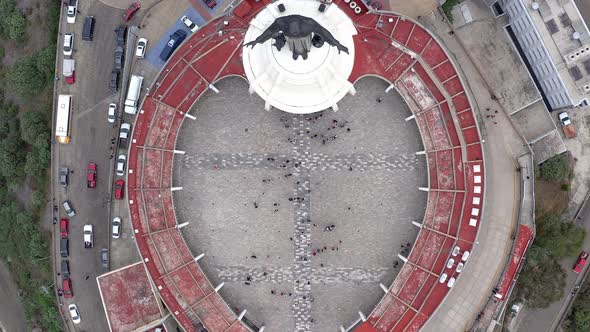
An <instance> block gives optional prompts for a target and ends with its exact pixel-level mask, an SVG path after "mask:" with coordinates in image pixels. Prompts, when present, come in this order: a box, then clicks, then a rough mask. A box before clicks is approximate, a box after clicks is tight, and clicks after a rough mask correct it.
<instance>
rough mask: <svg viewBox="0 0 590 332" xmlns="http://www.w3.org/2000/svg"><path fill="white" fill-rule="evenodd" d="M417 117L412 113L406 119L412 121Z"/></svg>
mask: <svg viewBox="0 0 590 332" xmlns="http://www.w3.org/2000/svg"><path fill="white" fill-rule="evenodd" d="M415 118H416V116H415V115H414V114H412V115H410V116H408V117H407V118H406V121H410V120H412V119H415Z"/></svg>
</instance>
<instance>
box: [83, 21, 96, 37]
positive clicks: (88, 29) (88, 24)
mask: <svg viewBox="0 0 590 332" xmlns="http://www.w3.org/2000/svg"><path fill="white" fill-rule="evenodd" d="M93 36H94V16H86V18H85V19H84V27H83V28H82V40H85V41H92V37H93Z"/></svg>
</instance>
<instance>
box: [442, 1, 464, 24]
mask: <svg viewBox="0 0 590 332" xmlns="http://www.w3.org/2000/svg"><path fill="white" fill-rule="evenodd" d="M462 1H463V0H447V1H445V3H444V4H443V5H442V6H441V7H442V10H443V12H444V13H445V16H446V17H447V19H448V20H449V22H451V23H453V21H454V19H453V13H452V11H453V8H454V7H455V6H456V5H458V4H459V3H461V2H462Z"/></svg>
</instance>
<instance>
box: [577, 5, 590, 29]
mask: <svg viewBox="0 0 590 332" xmlns="http://www.w3.org/2000/svg"><path fill="white" fill-rule="evenodd" d="M574 3H575V4H576V6H578V10H579V11H580V14H581V15H582V18H583V19H584V22H586V26H588V25H589V24H588V23H590V1H588V0H574Z"/></svg>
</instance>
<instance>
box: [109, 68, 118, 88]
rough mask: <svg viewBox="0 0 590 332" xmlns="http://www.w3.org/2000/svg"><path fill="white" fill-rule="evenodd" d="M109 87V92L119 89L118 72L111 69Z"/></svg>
mask: <svg viewBox="0 0 590 332" xmlns="http://www.w3.org/2000/svg"><path fill="white" fill-rule="evenodd" d="M109 89H110V90H111V92H117V91H119V72H118V71H116V70H113V71H112V72H111V81H110V82H109Z"/></svg>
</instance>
